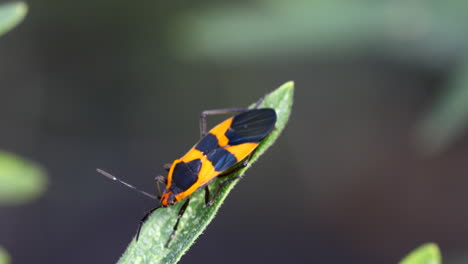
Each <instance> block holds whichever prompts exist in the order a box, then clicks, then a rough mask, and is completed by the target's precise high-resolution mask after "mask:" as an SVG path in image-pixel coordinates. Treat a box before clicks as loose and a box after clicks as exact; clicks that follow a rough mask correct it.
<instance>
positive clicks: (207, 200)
mask: <svg viewBox="0 0 468 264" xmlns="http://www.w3.org/2000/svg"><path fill="white" fill-rule="evenodd" d="M209 203H210V187H208V184H207V185H205V205H206V206H208V204H209Z"/></svg>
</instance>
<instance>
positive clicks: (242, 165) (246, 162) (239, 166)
mask: <svg viewBox="0 0 468 264" xmlns="http://www.w3.org/2000/svg"><path fill="white" fill-rule="evenodd" d="M256 150H257V149H255V150H254V151H252V152H251V153H250V154H249V156H247V158H245V159H244V161H242V162H240V163H238V164H236V165H235V166H233V167H232V168H230V169H228V170H227V171H225V172H223V173H221V174H219V175H218V178H220V177H226V176H229V175H232V174H234V173H236V172H238V171H239V170H241V169H243V168H245V167H247V165H249V162H250V159H252V156H253V154H254V153H255V151H256Z"/></svg>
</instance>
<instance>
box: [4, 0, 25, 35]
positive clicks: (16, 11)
mask: <svg viewBox="0 0 468 264" xmlns="http://www.w3.org/2000/svg"><path fill="white" fill-rule="evenodd" d="M27 11H28V6H27V5H26V3H24V2H11V3H6V4H1V5H0V36H1V35H3V34H5V33H6V32H8V31H10V30H11V29H12V28H14V27H15V26H16V25H17V24H18V23H19V22H21V21H22V20H23V18H24V17H25V16H26V13H27Z"/></svg>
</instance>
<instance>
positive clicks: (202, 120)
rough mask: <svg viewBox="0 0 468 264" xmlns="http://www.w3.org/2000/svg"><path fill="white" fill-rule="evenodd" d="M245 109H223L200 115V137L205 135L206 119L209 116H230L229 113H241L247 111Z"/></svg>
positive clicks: (204, 112)
mask: <svg viewBox="0 0 468 264" xmlns="http://www.w3.org/2000/svg"><path fill="white" fill-rule="evenodd" d="M248 110H249V109H246V108H225V109H213V110H205V111H203V112H201V114H200V137H201V138H202V137H204V136H206V134H207V131H206V117H207V116H209V115H220V114H230V113H243V112H246V111H248Z"/></svg>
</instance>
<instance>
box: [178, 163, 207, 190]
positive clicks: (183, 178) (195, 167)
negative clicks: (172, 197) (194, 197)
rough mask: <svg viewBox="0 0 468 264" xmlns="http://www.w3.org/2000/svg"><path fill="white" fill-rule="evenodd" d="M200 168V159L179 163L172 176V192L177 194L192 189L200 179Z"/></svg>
mask: <svg viewBox="0 0 468 264" xmlns="http://www.w3.org/2000/svg"><path fill="white" fill-rule="evenodd" d="M200 167H201V160H200V159H196V160H192V161H190V162H187V163H186V162H180V163H177V164H176V166H175V167H174V172H173V174H172V185H171V190H172V191H173V192H174V193H175V194H177V193H181V192H183V191H185V190H187V189H188V188H190V186H192V185H193V184H194V183H195V182H196V181H197V179H198V172H199V171H200Z"/></svg>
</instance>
